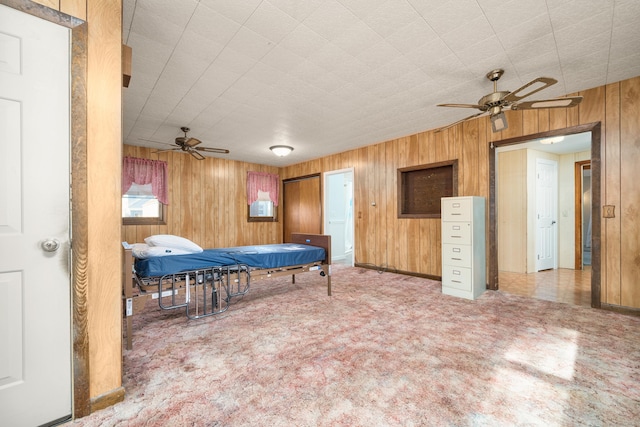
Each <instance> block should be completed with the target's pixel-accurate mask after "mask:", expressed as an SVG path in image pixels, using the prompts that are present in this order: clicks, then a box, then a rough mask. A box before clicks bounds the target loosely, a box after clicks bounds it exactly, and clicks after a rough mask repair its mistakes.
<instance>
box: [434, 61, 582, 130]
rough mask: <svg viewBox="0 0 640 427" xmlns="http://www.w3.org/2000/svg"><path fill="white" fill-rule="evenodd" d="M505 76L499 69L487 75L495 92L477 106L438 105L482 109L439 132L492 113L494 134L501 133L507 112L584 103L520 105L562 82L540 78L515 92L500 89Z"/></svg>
mask: <svg viewBox="0 0 640 427" xmlns="http://www.w3.org/2000/svg"><path fill="white" fill-rule="evenodd" d="M502 74H504V70H502V69H496V70H493V71H489V72H488V73H487V76H486V77H487V79H489V80H491V81H492V82H493V92H492V93H490V94H488V95H485V96H483V97H482V98H480V100H479V101H478V103H477V104H438V107H458V108H476V109H478V110H480V112H479V113H476V114H474V115H472V116H469V117H465V118H464V119H462V120H458V121H457V122H454V123H451V124H450V125H447V126H444V127H441V128H439V129H437V132H439V131H442V130H445V129H448V128H450V127H452V126H455V125H457V124H458V123H462V122H464V121H465V120H469V119H472V118H474V117H478V116H482V115H485V114H489V116H490V117H491V128H492V129H493V131H494V132H499V131H501V130H504V129H506V128H507V127H508V125H507V118H506V117H505V115H504V112H503V110H507V109H510V110H533V109H537V108H567V107H574V106H576V105H578V104H580V102H582V97H581V96H568V97H566V98H552V99H542V100H539V101H525V102H520V100H521V99H523V98H526V97H528V96H531V95H533V94H534V93H536V92H539V91H541V90H543V89H546V88H548V87H549V86H551V85H554V84H556V83H558V81H557V80H556V79H552V78H550V77H538V78H537V79H534V80H531V81H530V82H529V83H527V84H525V85H524V86H522V87H520V88H518V89H516V90H514V91H513V92H509V91H505V90H500V91H499V90H498V80H499V79H500V77H502Z"/></svg>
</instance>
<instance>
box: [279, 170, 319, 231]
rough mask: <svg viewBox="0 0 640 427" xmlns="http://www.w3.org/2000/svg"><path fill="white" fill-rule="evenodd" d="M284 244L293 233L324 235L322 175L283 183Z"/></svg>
mask: <svg viewBox="0 0 640 427" xmlns="http://www.w3.org/2000/svg"><path fill="white" fill-rule="evenodd" d="M282 193H283V196H282V204H283V225H284V226H283V236H282V238H283V242H285V243H286V242H290V241H291V233H314V234H321V233H322V193H321V189H320V175H312V176H305V177H301V178H293V179H289V180H285V181H284V182H283V191H282Z"/></svg>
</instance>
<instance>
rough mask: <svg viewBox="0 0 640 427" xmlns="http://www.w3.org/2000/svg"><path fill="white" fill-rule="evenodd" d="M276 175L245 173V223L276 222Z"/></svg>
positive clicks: (277, 187)
mask: <svg viewBox="0 0 640 427" xmlns="http://www.w3.org/2000/svg"><path fill="white" fill-rule="evenodd" d="M279 186H280V184H279V178H278V175H275V174H270V173H266V172H247V204H248V208H247V221H248V222H271V221H277V220H278V193H279Z"/></svg>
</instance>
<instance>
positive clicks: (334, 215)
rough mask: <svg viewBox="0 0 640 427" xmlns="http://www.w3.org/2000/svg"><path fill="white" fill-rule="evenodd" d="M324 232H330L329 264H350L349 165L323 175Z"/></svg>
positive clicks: (350, 171) (350, 182)
mask: <svg viewBox="0 0 640 427" xmlns="http://www.w3.org/2000/svg"><path fill="white" fill-rule="evenodd" d="M324 212H325V215H324V218H325V220H324V234H329V235H331V263H341V264H345V265H349V266H352V267H353V263H354V256H353V254H354V238H353V232H354V217H353V168H348V169H340V170H335V171H331V172H326V173H325V174H324Z"/></svg>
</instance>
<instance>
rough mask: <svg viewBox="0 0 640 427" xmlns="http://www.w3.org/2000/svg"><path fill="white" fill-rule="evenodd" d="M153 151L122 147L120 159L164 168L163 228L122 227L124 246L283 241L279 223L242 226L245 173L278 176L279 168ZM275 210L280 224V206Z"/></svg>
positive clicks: (147, 226)
mask: <svg viewBox="0 0 640 427" xmlns="http://www.w3.org/2000/svg"><path fill="white" fill-rule="evenodd" d="M152 151H154V150H151V149H149V148H143V147H134V146H130V145H125V146H124V152H123V154H124V155H125V156H132V157H140V158H145V159H152V160H164V161H166V162H167V165H168V173H169V205H168V206H167V207H166V209H167V211H166V225H144V226H143V225H127V226H123V227H122V240H123V241H127V242H129V243H136V242H138V243H139V242H143V241H144V238H145V237H148V236H151V235H154V234H175V235H178V236H182V237H186V238H187V239H190V240H192V241H194V242H196V243H197V244H198V245H200V246H202V247H204V248H214V247H228V246H239V245H257V244H269V243H280V242H281V241H282V221H281V220H279V221H278V222H276V223H274V222H247V172H248V171H255V172H269V173H274V174H277V173H278V172H279V171H278V168H276V167H270V166H264V165H257V164H252V163H245V162H236V161H232V160H225V159H222V158H213V157H207V158H206V159H205V160H196V159H194V158H193V157H192V156H190V155H188V154H185V153H180V152H165V153H159V154H153V153H152ZM281 185H282V184H281ZM279 209H280V211H279V212H278V217H279V218H281V217H282V211H281V209H282V206H280V207H279Z"/></svg>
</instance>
